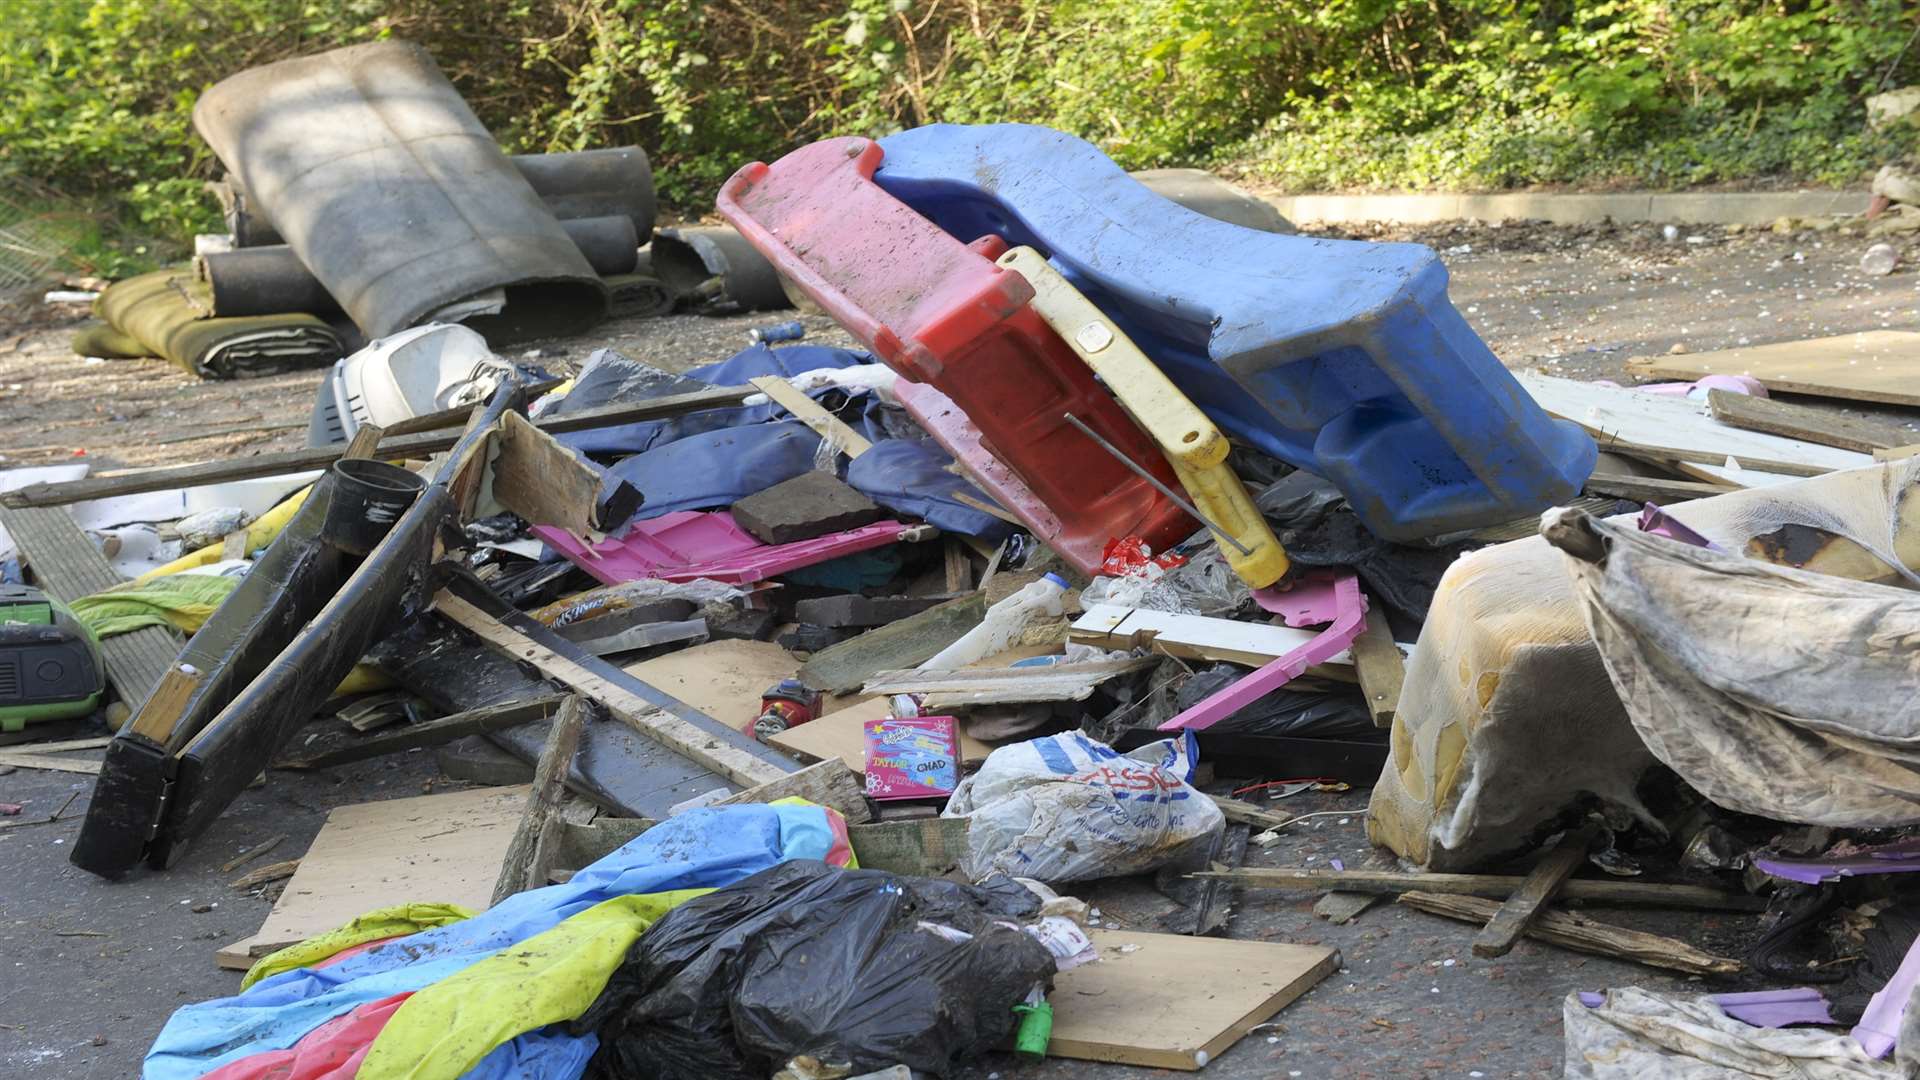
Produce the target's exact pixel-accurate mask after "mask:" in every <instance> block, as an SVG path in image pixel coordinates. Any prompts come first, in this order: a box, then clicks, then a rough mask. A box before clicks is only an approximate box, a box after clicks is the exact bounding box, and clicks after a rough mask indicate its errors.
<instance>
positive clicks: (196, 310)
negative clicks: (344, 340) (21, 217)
mask: <svg viewBox="0 0 1920 1080" xmlns="http://www.w3.org/2000/svg"><path fill="white" fill-rule="evenodd" d="M211 310H212V304H211V303H210V301H209V300H208V297H207V292H206V287H205V286H204V285H202V284H201V283H199V282H197V281H195V280H194V278H193V272H192V271H191V270H187V269H184V268H179V269H173V270H155V271H154V272H152V273H150V274H141V275H140V276H139V277H132V278H128V279H127V280H125V281H120V282H115V283H114V284H112V285H110V286H108V287H107V289H106V291H105V292H102V293H101V294H100V298H99V299H98V300H95V301H94V304H93V312H94V314H95V315H98V316H99V317H100V318H102V319H105V320H106V321H107V323H108V324H110V325H111V326H112V328H113V329H115V330H117V331H119V332H120V334H121V335H123V336H124V337H125V338H130V339H132V340H133V341H136V342H138V343H139V344H140V345H142V346H144V347H145V348H146V350H147V355H150V356H161V357H165V358H166V359H168V360H171V361H173V362H174V363H175V364H178V365H179V366H180V367H181V368H183V369H185V370H187V371H190V372H192V373H193V374H195V375H198V376H200V377H201V378H203V379H246V378H253V377H256V376H260V375H277V374H279V373H281V372H283V371H294V370H298V369H300V368H310V367H321V366H324V365H326V364H331V363H333V362H334V361H335V360H338V359H340V357H341V355H342V354H343V351H344V350H343V349H342V348H341V344H340V336H339V335H338V334H336V333H334V331H333V329H332V328H331V327H329V326H328V325H327V324H326V323H324V322H322V321H320V320H319V319H317V318H314V317H313V316H312V315H305V314H287V315H254V316H248V317H245V318H233V319H214V318H208V317H207V316H208V313H209V312H210V311H211ZM83 333H84V332H83ZM88 343H89V344H111V345H121V346H123V345H125V344H126V343H125V342H124V341H121V340H118V339H112V340H107V341H95V340H92V339H91V337H90V340H89V342H88ZM75 344H76V347H77V346H78V345H79V344H81V342H79V341H77V340H76V342H75ZM122 355H124V352H122Z"/></svg>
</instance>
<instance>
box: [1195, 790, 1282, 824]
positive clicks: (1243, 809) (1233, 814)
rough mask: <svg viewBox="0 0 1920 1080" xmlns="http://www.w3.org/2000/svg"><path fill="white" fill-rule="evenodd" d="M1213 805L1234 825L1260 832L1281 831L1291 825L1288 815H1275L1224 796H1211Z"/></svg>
mask: <svg viewBox="0 0 1920 1080" xmlns="http://www.w3.org/2000/svg"><path fill="white" fill-rule="evenodd" d="M1213 805H1215V806H1217V807H1219V808H1220V813H1221V814H1222V815H1223V816H1225V817H1226V819H1227V820H1228V821H1231V822H1233V823H1234V824H1236V825H1248V826H1251V827H1253V828H1256V829H1259V830H1261V831H1263V832H1264V831H1266V830H1268V829H1281V828H1285V827H1286V826H1288V825H1291V824H1293V822H1294V818H1293V816H1292V815H1290V814H1276V813H1274V812H1273V811H1271V810H1267V809H1265V808H1263V807H1259V806H1255V805H1254V804H1252V803H1250V802H1246V801H1245V800H1242V799H1229V798H1227V797H1226V796H1224V795H1215V796H1213Z"/></svg>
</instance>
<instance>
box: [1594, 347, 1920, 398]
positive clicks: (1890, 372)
mask: <svg viewBox="0 0 1920 1080" xmlns="http://www.w3.org/2000/svg"><path fill="white" fill-rule="evenodd" d="M1627 370H1628V371H1630V372H1632V373H1633V374H1635V375H1640V376H1643V377H1648V378H1660V379H1698V378H1700V377H1701V376H1703V375H1750V376H1752V377H1753V378H1755V379H1758V380H1760V383H1761V385H1763V386H1765V387H1766V388H1767V389H1769V390H1781V391H1785V392H1787V393H1790V394H1813V395H1816V396H1819V397H1833V398H1846V399H1848V400H1851V401H1879V402H1885V403H1887V404H1890V405H1920V333H1913V332H1910V331H1904V330H1869V331H1865V332H1863V333H1858V334H1841V335H1839V336H1838V337H1829V338H1812V339H1809V340H1806V341H1783V342H1779V343H1777V344H1774V345H1754V346H1748V347H1745V348H1739V349H1721V350H1719V351H1716V352H1704V353H1687V354H1683V355H1680V356H1640V357H1635V358H1634V359H1632V360H1629V361H1627Z"/></svg>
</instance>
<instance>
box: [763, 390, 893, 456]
mask: <svg viewBox="0 0 1920 1080" xmlns="http://www.w3.org/2000/svg"><path fill="white" fill-rule="evenodd" d="M749 381H750V382H752V383H753V385H754V387H755V388H756V389H758V390H759V391H760V392H761V393H763V394H765V395H767V396H768V397H770V398H772V399H773V403H774V404H776V405H778V406H780V407H781V408H783V409H785V410H787V411H788V412H790V413H792V414H793V417H794V419H796V420H798V421H800V422H801V423H803V424H805V425H807V426H808V427H810V428H812V429H813V431H814V433H815V434H817V435H819V436H820V437H821V438H823V439H825V440H827V442H829V443H831V444H832V445H833V448H834V449H835V450H838V451H840V452H841V453H843V454H845V455H847V458H848V459H849V460H851V459H853V458H857V457H859V456H860V455H861V454H864V453H866V452H867V451H869V450H871V449H873V444H872V443H870V442H868V441H867V438H866V436H864V435H862V434H860V433H859V432H857V431H855V430H853V428H851V427H849V426H847V424H846V423H844V422H843V421H842V420H841V419H840V418H839V417H837V416H835V415H833V414H832V413H830V412H828V411H827V410H826V409H825V408H823V407H822V406H821V405H820V403H819V402H817V401H815V400H813V399H812V398H810V397H808V396H807V395H806V393H805V391H802V390H801V389H800V388H799V387H796V386H794V385H793V384H792V383H790V382H788V381H787V380H785V379H783V378H781V377H780V376H778V375H762V376H760V377H759V378H757V379H752V380H749Z"/></svg>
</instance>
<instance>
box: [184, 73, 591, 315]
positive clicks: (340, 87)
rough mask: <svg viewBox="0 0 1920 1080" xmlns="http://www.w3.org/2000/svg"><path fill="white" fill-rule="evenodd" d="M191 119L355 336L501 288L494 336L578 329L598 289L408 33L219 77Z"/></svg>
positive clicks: (540, 204)
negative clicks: (329, 297)
mask: <svg viewBox="0 0 1920 1080" xmlns="http://www.w3.org/2000/svg"><path fill="white" fill-rule="evenodd" d="M193 122H194V128H195V129H196V130H198V131H199V132H200V134H201V136H202V137H203V138H205V139H206V141H207V143H208V145H210V146H211V147H212V148H213V151H214V153H215V154H216V155H218V156H219V158H220V160H221V161H222V162H224V163H225V164H226V166H227V168H228V169H229V170H230V171H231V172H232V173H233V174H234V175H235V176H236V177H238V178H239V181H240V183H241V185H242V186H243V187H244V188H245V190H246V192H247V193H248V195H249V196H251V197H252V199H253V200H254V202H255V203H256V204H257V206H258V207H259V209H260V210H262V211H264V212H266V213H267V214H268V215H269V216H271V218H272V219H273V221H274V223H275V224H276V225H277V226H279V229H280V232H281V233H282V235H284V236H285V237H286V240H287V243H288V245H289V246H291V247H292V248H293V250H294V253H295V254H297V255H298V256H299V257H300V261H301V262H302V263H304V264H305V265H306V266H307V268H308V269H309V270H311V271H313V275H314V276H315V277H316V278H318V279H319V280H320V282H321V283H322V284H323V285H325V286H326V288H327V292H328V293H330V294H331V295H332V296H333V297H334V299H335V300H337V301H339V303H340V306H341V308H342V309H343V310H345V311H346V312H347V314H348V315H349V316H351V317H352V319H353V321H354V323H355V325H357V326H359V327H360V329H361V330H362V331H364V332H365V333H366V334H367V335H368V336H369V337H376V338H377V337H385V336H386V335H388V334H391V333H394V332H396V331H399V330H404V329H406V328H407V327H409V326H413V325H415V324H417V323H419V322H422V321H425V320H427V319H429V318H432V317H434V316H435V314H436V313H437V312H440V311H441V310H442V309H444V308H446V307H447V306H448V305H451V304H454V303H456V302H461V301H467V300H470V299H473V298H475V297H478V296H482V295H485V294H489V293H491V292H493V291H494V290H504V293H505V307H504V309H503V310H501V311H500V312H499V313H497V314H493V315H481V316H475V317H473V318H470V319H468V320H466V321H467V323H468V325H470V326H472V327H473V328H474V329H475V330H478V331H480V332H481V333H483V334H485V335H486V336H487V338H488V340H489V341H493V342H495V343H496V344H497V343H499V342H502V341H507V340H515V339H524V338H527V337H535V336H546V335H564V334H571V333H578V332H580V331H583V330H585V329H587V328H588V327H590V326H592V325H593V324H594V323H596V322H598V321H599V320H600V319H602V318H603V317H605V315H606V312H607V289H606V286H605V285H603V284H602V283H601V281H600V279H599V278H598V277H597V276H596V275H595V274H594V272H593V268H592V267H591V266H589V265H588V264H587V260H586V259H585V258H584V257H583V256H582V255H581V254H580V251H579V249H578V248H577V247H575V246H574V244H573V241H571V240H569V239H568V238H567V234H566V232H565V231H564V230H563V229H561V227H560V222H559V220H558V219H556V218H555V217H554V215H553V212H552V211H551V210H549V209H548V208H547V205H546V204H545V203H544V202H542V201H541V199H540V196H539V195H538V194H537V193H536V192H535V191H534V189H533V187H532V185H530V184H529V183H528V182H527V180H526V177H524V176H522V175H521V173H520V171H519V170H517V169H515V168H514V166H513V163H512V162H510V161H508V160H507V155H506V154H505V153H503V152H502V151H501V149H500V146H499V144H497V143H496V142H494V140H493V137H492V136H491V135H489V134H488V133H487V129H486V128H485V127H484V126H483V125H482V124H481V123H480V120H479V118H478V117H476V116H474V114H473V110H472V109H471V108H469V107H468V106H467V103H466V102H465V101H464V100H462V98H461V97H460V93H459V91H457V90H455V89H454V88H453V84H452V83H450V82H448V81H447V78H446V76H445V75H444V74H442V73H441V71H440V69H439V67H437V66H436V65H435V64H434V62H433V58H432V57H431V56H429V55H428V54H427V51H426V50H425V49H423V48H421V47H420V46H418V45H414V44H411V43H409V42H404V41H397V40H390V41H379V42H372V43H369V44H364V45H350V46H347V47H345V48H341V49H334V50H332V51H330V52H325V53H321V54H319V55H316V56H306V57H299V58H296V59H291V60H282V61H279V62H277V63H273V64H267V65H265V66H262V67H257V68H251V69H249V70H247V71H243V72H241V73H239V74H238V75H233V76H230V77H228V78H226V79H223V80H221V81H220V82H219V83H217V84H216V85H214V87H213V88H212V89H210V90H208V91H207V92H206V93H205V94H203V95H201V97H200V101H199V103H198V104H196V105H195V106H194V110H193Z"/></svg>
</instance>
